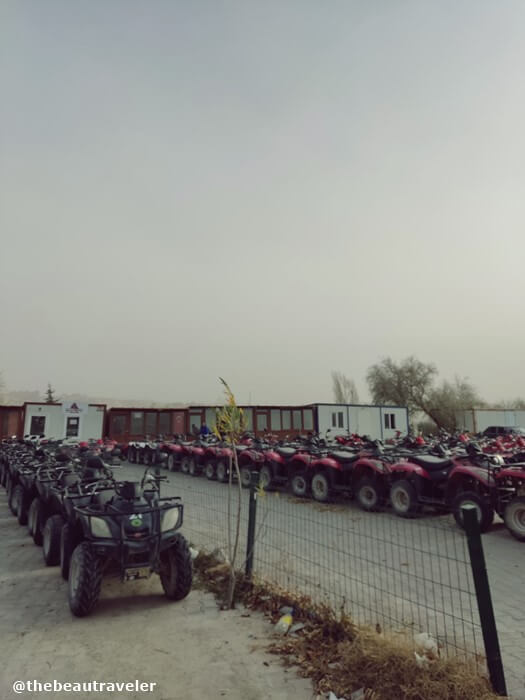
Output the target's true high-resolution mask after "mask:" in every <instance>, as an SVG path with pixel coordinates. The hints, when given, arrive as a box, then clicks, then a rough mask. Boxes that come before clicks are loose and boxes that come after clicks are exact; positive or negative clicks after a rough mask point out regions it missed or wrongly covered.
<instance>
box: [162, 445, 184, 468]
mask: <svg viewBox="0 0 525 700" xmlns="http://www.w3.org/2000/svg"><path fill="white" fill-rule="evenodd" d="M164 451H165V452H166V453H167V455H168V459H167V462H166V466H167V468H168V470H169V471H170V472H174V471H177V470H178V469H180V463H181V461H182V455H183V453H184V448H183V446H182V440H181V439H180V438H176V439H175V442H168V443H165V444H164Z"/></svg>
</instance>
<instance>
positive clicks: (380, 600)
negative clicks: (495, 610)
mask: <svg viewBox="0 0 525 700" xmlns="http://www.w3.org/2000/svg"><path fill="white" fill-rule="evenodd" d="M173 476H175V475H173ZM176 480H177V493H179V494H180V495H181V496H182V497H183V501H184V504H185V506H186V508H185V524H184V528H185V532H186V534H187V536H188V537H189V539H190V540H191V541H192V542H193V543H194V544H195V545H196V546H198V547H199V548H202V549H205V550H207V551H212V550H214V549H217V548H218V549H221V550H223V551H224V552H225V553H226V552H227V551H228V527H227V522H228V496H227V494H228V487H227V486H226V485H224V484H218V483H215V482H208V481H206V480H203V479H192V478H189V477H185V476H183V475H177V476H176ZM170 481H173V479H172V476H171V475H170ZM236 488H237V486H236V485H233V489H234V490H235V489H236ZM248 500H249V492H248V491H247V490H246V489H243V490H242V493H241V511H240V521H239V525H240V547H239V553H238V560H237V561H238V564H239V565H242V564H243V563H244V561H245V559H246V544H247V531H248ZM236 508H237V506H236V497H235V496H234V498H233V499H232V503H231V512H230V522H231V532H232V533H233V532H234V531H235V527H236V522H237V511H236ZM254 573H255V574H256V575H257V576H258V577H259V578H262V579H264V580H266V581H268V582H270V583H274V584H277V585H279V586H281V587H283V588H285V589H287V590H289V591H291V592H297V593H299V594H302V595H307V596H309V597H310V598H311V599H312V601H313V602H316V603H323V604H327V605H329V606H330V607H332V608H334V609H336V610H344V611H345V612H346V613H348V614H349V615H350V616H351V617H352V619H353V620H354V621H356V622H358V623H360V624H367V625H371V626H375V627H376V628H377V629H384V630H390V631H400V632H401V631H405V632H407V631H408V632H410V633H411V634H412V633H417V632H428V633H429V634H430V635H431V636H432V637H434V638H435V639H436V640H437V641H438V642H439V644H440V647H441V650H442V651H441V653H442V654H443V655H450V654H453V655H460V656H471V655H475V654H480V653H482V650H483V644H482V636H481V627H480V622H479V616H478V611H477V607H476V598H475V593H474V587H473V581H472V574H471V568H470V560H469V555H468V550H467V545H466V538H465V536H464V533H463V532H462V531H460V530H459V529H458V527H457V526H456V525H455V523H454V521H453V519H451V518H450V517H448V516H441V517H437V516H434V517H432V516H429V517H426V518H420V519H418V520H416V521H412V520H404V519H401V518H398V517H396V516H394V515H393V514H391V513H388V512H379V513H367V512H364V511H361V510H359V509H358V508H357V507H355V506H353V505H352V504H349V503H347V502H344V503H343V502H341V503H332V504H327V505H324V504H318V503H315V502H312V501H309V500H299V499H296V498H293V497H291V496H289V495H287V494H286V493H283V492H267V493H264V494H259V495H258V498H257V520H256V528H255V546H254Z"/></svg>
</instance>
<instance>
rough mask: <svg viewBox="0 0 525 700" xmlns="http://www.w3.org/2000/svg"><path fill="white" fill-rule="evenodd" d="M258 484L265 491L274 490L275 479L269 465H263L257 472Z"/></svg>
mask: <svg viewBox="0 0 525 700" xmlns="http://www.w3.org/2000/svg"><path fill="white" fill-rule="evenodd" d="M259 483H260V484H261V486H262V487H263V489H264V490H265V491H271V490H272V489H274V488H275V477H274V472H273V469H272V467H271V465H269V464H263V466H262V467H261V471H260V472H259Z"/></svg>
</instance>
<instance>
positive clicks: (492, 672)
mask: <svg viewBox="0 0 525 700" xmlns="http://www.w3.org/2000/svg"><path fill="white" fill-rule="evenodd" d="M461 512H462V514H463V523H464V526H465V532H466V534H467V542H468V550H469V555H470V565H471V567H472V576H473V578H474V586H475V589H476V598H477V601H478V610H479V617H480V621H481V629H482V632H483V642H484V645H485V655H486V657H487V666H488V669H489V676H490V682H491V683H492V688H493V689H494V692H495V693H497V694H498V695H507V688H506V685H505V674H504V671H503V663H502V660H501V652H500V648H499V640H498V631H497V629H496V619H495V617H494V608H493V607H492V597H491V595H490V585H489V578H488V575H487V567H486V564H485V554H484V552H483V544H482V542H481V534H480V530H479V522H478V514H477V508H476V506H475V505H472V504H468V505H464V506H462V507H461Z"/></svg>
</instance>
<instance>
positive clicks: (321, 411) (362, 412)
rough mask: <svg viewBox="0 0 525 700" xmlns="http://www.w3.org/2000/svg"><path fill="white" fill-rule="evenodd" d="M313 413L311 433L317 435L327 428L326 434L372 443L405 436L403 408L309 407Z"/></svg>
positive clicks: (331, 405) (319, 404) (371, 406)
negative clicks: (354, 436) (356, 437)
mask: <svg viewBox="0 0 525 700" xmlns="http://www.w3.org/2000/svg"><path fill="white" fill-rule="evenodd" d="M312 407H313V408H314V410H315V416H316V423H315V430H316V431H317V432H319V433H320V434H322V435H323V434H324V433H326V431H327V430H328V429H330V435H332V436H336V435H348V434H349V433H356V434H357V435H368V436H369V437H370V438H372V439H373V440H388V439H389V438H392V437H395V436H396V434H397V433H398V431H399V432H400V433H401V435H407V434H408V429H409V420H408V409H407V408H406V407H404V406H377V405H366V404H337V403H317V404H312Z"/></svg>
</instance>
